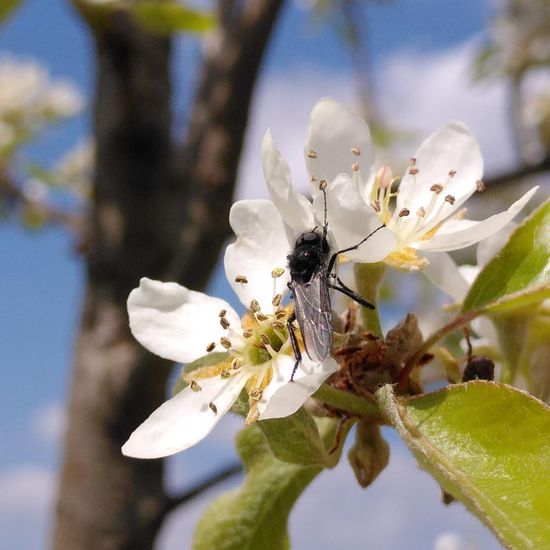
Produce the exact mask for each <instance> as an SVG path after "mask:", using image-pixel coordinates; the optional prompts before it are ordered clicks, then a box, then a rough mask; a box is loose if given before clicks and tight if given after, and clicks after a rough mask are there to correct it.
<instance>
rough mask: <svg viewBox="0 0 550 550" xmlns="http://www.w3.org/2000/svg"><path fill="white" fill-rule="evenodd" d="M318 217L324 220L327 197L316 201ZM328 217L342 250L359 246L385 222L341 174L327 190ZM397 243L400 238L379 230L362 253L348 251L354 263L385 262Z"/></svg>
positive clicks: (361, 250)
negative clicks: (324, 199)
mask: <svg viewBox="0 0 550 550" xmlns="http://www.w3.org/2000/svg"><path fill="white" fill-rule="evenodd" d="M314 207H315V210H316V212H317V215H318V217H320V218H321V219H322V216H323V214H322V212H323V210H324V201H323V196H322V195H318V196H317V197H315V199H314ZM327 215H328V224H329V228H330V230H331V232H332V234H333V236H334V239H335V240H336V246H337V247H338V249H339V250H343V249H344V248H348V247H351V246H355V245H356V244H358V243H359V242H361V241H362V240H363V239H364V238H365V237H366V236H367V235H369V234H370V233H372V232H373V231H374V230H375V229H377V228H378V227H380V226H381V225H382V221H381V220H380V218H379V217H378V216H377V215H376V213H375V212H374V211H373V210H372V208H371V207H370V206H368V205H366V204H365V203H364V202H363V200H362V199H361V197H360V195H359V191H358V190H357V187H356V186H355V185H354V183H353V182H352V180H351V178H350V177H349V176H348V175H346V174H339V175H338V176H337V177H336V179H335V180H334V181H333V182H332V183H331V184H330V185H329V186H328V187H327ZM396 244H397V238H396V236H395V235H394V234H393V233H392V232H391V231H390V230H389V229H386V228H382V229H380V230H379V231H377V232H376V233H375V234H374V235H373V236H372V237H370V238H369V239H368V240H367V241H366V242H365V243H363V244H362V245H361V246H360V247H359V249H358V250H354V251H351V252H347V253H346V256H347V257H348V258H350V259H351V260H353V261H354V262H366V263H368V262H378V261H381V260H383V259H384V258H385V257H386V256H387V255H388V254H389V253H390V252H392V250H393V249H394V248H395V246H396Z"/></svg>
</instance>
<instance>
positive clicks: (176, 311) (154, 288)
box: [128, 277, 240, 363]
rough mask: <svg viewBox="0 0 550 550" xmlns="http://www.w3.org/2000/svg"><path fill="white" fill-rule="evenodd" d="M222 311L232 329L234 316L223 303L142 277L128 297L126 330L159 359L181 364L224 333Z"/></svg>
mask: <svg viewBox="0 0 550 550" xmlns="http://www.w3.org/2000/svg"><path fill="white" fill-rule="evenodd" d="M222 309H225V310H226V311H227V314H226V317H227V320H228V321H229V322H230V323H231V324H233V326H240V319H239V317H238V315H237V314H236V313H235V311H234V310H233V308H232V307H231V306H230V305H229V304H228V303H227V302H226V301H225V300H221V299H220V298H213V297H211V296H208V295H206V294H203V293H202V292H195V291H193V290H188V289H187V288H185V287H183V286H180V285H178V284H177V283H163V282H161V281H153V280H151V279H147V278H146V277H144V278H142V279H141V281H140V282H139V287H138V288H134V290H132V292H130V296H128V315H129V317H130V330H131V331H132V334H133V335H134V337H135V338H136V340H137V341H138V342H139V343H140V344H141V345H142V346H144V347H146V348H147V349H148V350H149V351H152V352H153V353H155V354H157V355H159V356H160V357H164V358H165V359H170V360H172V361H178V362H181V363H189V362H190V361H194V360H195V359H198V358H199V357H202V356H203V355H206V353H207V352H206V348H207V347H208V345H209V344H210V343H211V342H218V341H219V339H220V337H221V336H223V335H224V334H225V332H226V331H224V330H223V328H222V327H221V326H220V324H219V317H218V314H219V312H220V310H222ZM217 345H218V347H219V350H221V351H223V348H221V346H219V344H217Z"/></svg>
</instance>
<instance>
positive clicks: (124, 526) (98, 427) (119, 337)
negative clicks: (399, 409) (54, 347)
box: [54, 15, 173, 550]
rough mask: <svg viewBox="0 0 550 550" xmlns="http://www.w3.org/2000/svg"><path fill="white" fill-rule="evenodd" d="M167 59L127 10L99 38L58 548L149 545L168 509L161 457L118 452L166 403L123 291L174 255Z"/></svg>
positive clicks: (158, 363)
mask: <svg viewBox="0 0 550 550" xmlns="http://www.w3.org/2000/svg"><path fill="white" fill-rule="evenodd" d="M169 52H170V43H169V41H168V40H167V39H165V38H158V37H153V36H150V35H146V34H144V33H142V32H141V31H139V30H137V29H136V27H135V26H134V25H133V24H132V22H131V21H130V19H129V18H128V17H125V16H123V15H118V16H117V17H115V18H114V19H113V21H112V25H111V26H110V27H109V29H108V31H106V32H104V33H102V34H101V35H100V36H99V37H98V38H97V60H98V68H97V70H98V77H97V78H98V80H97V97H96V102H95V128H94V130H95V136H96V143H97V158H96V179H95V193H94V198H93V204H92V206H91V211H90V216H89V230H88V235H86V236H85V243H86V244H85V247H86V249H85V253H86V260H87V268H88V269H87V288H86V295H85V303H84V311H83V316H82V321H81V329H80V335H79V337H78V343H77V348H76V364H75V370H74V373H73V385H72V391H71V401H70V408H69V419H70V421H69V427H68V433H67V436H66V443H65V445H66V449H65V451H66V454H65V463H64V465H63V471H62V478H61V488H60V495H59V504H58V510H57V525H56V530H55V542H54V546H55V548H57V549H69V548H70V549H72V550H78V549H94V550H95V549H98V550H100V549H111V548H113V549H115V548H117V549H122V548H127V549H133V550H139V549H141V548H143V549H145V548H150V547H151V545H152V542H153V537H154V534H155V529H153V528H152V524H153V523H154V522H156V521H158V518H159V511H160V510H161V509H162V507H163V506H164V494H163V489H162V478H163V462H162V461H159V460H157V461H140V460H132V459H129V458H125V457H123V456H122V454H121V452H120V447H121V445H122V444H123V443H124V441H125V440H126V438H127V436H128V434H129V432H130V431H131V429H132V428H135V427H136V426H137V425H138V424H139V423H140V422H142V421H143V420H144V417H145V416H147V413H148V412H151V411H152V410H153V409H154V408H155V407H157V406H158V405H159V404H160V403H161V402H162V401H163V399H164V396H165V380H166V376H167V373H168V369H169V364H168V363H167V362H164V361H162V360H160V359H159V358H157V357H154V356H152V355H151V354H148V353H146V352H145V351H144V350H143V348H141V347H140V346H139V344H138V343H137V342H136V341H135V340H134V339H133V338H132V336H131V334H130V331H129V329H128V316H127V313H126V298H127V296H128V293H129V292H130V290H131V289H132V288H133V287H134V286H136V285H137V284H138V282H139V278H140V277H141V276H143V275H148V276H152V277H157V278H159V277H161V275H162V272H163V268H165V266H166V264H167V263H168V261H169V258H170V257H171V255H172V250H173V245H171V244H170V243H171V242H173V239H170V227H169V224H168V223H167V222H166V220H168V219H169V217H170V210H173V207H171V206H170V204H171V201H170V200H169V199H170V195H171V193H172V191H171V189H170V185H171V182H172V177H171V175H170V172H171V166H170V165H171V158H172V154H171V144H170V130H171V125H170V79H169ZM172 217H173V215H172ZM172 236H173V235H172Z"/></svg>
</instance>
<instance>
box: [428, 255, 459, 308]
mask: <svg viewBox="0 0 550 550" xmlns="http://www.w3.org/2000/svg"><path fill="white" fill-rule="evenodd" d="M424 256H425V257H426V258H427V259H428V260H429V262H430V264H429V265H428V267H427V268H426V269H424V270H423V271H422V273H423V274H424V275H425V276H426V277H427V278H428V279H429V281H430V282H431V283H432V284H433V285H434V286H436V287H437V288H439V289H440V290H442V291H443V292H445V293H446V294H448V295H449V296H451V297H452V298H453V300H455V301H456V302H462V299H463V298H464V296H466V293H467V292H468V289H469V288H470V285H469V284H468V282H467V281H466V280H465V278H464V277H463V276H462V274H461V272H460V270H459V268H458V266H457V265H456V264H455V262H454V260H453V259H452V258H451V257H450V256H449V255H448V254H446V253H445V252H428V253H426V254H424Z"/></svg>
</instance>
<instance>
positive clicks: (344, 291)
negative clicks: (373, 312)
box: [328, 278, 376, 309]
mask: <svg viewBox="0 0 550 550" xmlns="http://www.w3.org/2000/svg"><path fill="white" fill-rule="evenodd" d="M338 282H339V283H340V285H341V286H338V285H333V284H332V283H329V284H328V286H329V287H330V288H333V289H334V290H337V291H338V292H341V293H342V294H345V295H346V296H348V297H349V298H351V299H352V300H353V301H354V302H357V303H358V304H359V305H361V306H363V307H366V308H368V309H376V308H375V306H374V305H373V304H371V303H370V302H367V300H365V298H363V296H361V295H360V294H357V292H355V290H352V289H351V288H349V287H347V286H346V285H345V284H344V283H343V282H342V281H341V280H340V278H338Z"/></svg>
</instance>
